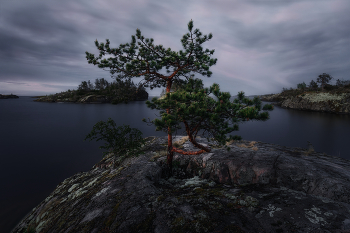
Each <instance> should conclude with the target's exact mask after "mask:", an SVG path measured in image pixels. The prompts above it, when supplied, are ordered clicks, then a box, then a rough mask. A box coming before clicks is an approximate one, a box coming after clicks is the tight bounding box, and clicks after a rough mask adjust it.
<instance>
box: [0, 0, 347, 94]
mask: <svg viewBox="0 0 350 233" xmlns="http://www.w3.org/2000/svg"><path fill="white" fill-rule="evenodd" d="M184 6H186V7H184ZM349 12H350V1H348V0H332V1H328V0H327V1H322V0H321V1H314V0H303V1H301V0H293V1H289V0H286V1H277V0H276V1H275V0H266V1H264V0H262V1H257V0H256V1H253V0H236V1H234V0H220V1H208V0H201V1H199V0H194V1H183V0H179V1H171V2H169V1H166V2H165V1H155V0H152V1H144V0H136V1H111V0H108V1H104V0H99V1H89V0H84V1H83V0H77V1H67V0H62V1H59V2H43V1H38V0H31V1H8V0H5V1H1V2H0V42H1V43H0V51H1V53H0V59H1V62H0V94H5V95H6V94H11V93H12V94H16V95H19V96H35V95H49V94H55V93H59V92H62V91H67V90H68V89H71V90H72V89H76V88H77V87H78V85H79V84H80V83H81V82H82V81H87V80H91V82H94V81H95V79H96V78H105V79H106V80H107V81H109V82H112V81H114V80H115V79H113V78H111V74H110V73H109V71H107V70H109V69H105V70H103V69H100V68H98V66H97V65H96V66H94V65H93V64H88V62H87V60H86V58H85V56H86V55H85V51H88V52H89V53H93V54H95V56H98V54H99V52H98V50H97V48H96V46H95V43H94V41H95V40H96V39H97V40H98V42H99V43H102V42H103V43H105V42H106V39H109V40H110V48H119V45H120V44H126V43H129V44H130V42H131V35H136V29H137V28H139V29H140V30H141V34H142V36H144V37H145V38H153V39H154V42H153V44H154V45H160V44H162V45H163V47H164V48H165V49H168V48H171V50H172V51H176V52H179V50H183V51H184V48H183V47H182V43H181V39H182V37H183V35H184V34H186V33H189V31H188V27H187V24H188V23H189V21H190V20H191V19H192V20H193V29H192V33H193V32H194V30H195V29H196V28H198V29H199V30H200V32H201V33H202V36H201V37H203V36H204V35H209V33H212V34H213V37H212V39H210V40H209V41H206V42H204V43H203V44H202V45H201V46H202V47H203V50H205V49H209V50H213V49H215V52H214V54H213V55H211V56H210V58H211V59H215V58H217V62H216V65H213V66H211V67H210V68H209V70H210V71H211V72H213V74H212V75H211V77H207V76H203V75H201V74H200V73H197V72H191V74H194V75H195V76H194V77H195V78H200V79H202V80H203V83H204V86H205V87H209V86H211V85H212V84H213V83H218V84H219V85H220V91H223V92H230V94H231V96H236V95H237V93H238V92H239V91H244V92H245V94H246V95H247V96H249V95H262V94H270V93H279V92H281V91H282V88H283V87H285V88H290V87H292V88H296V86H297V84H298V83H302V82H305V83H306V84H307V85H308V84H309V83H310V81H311V80H314V81H316V79H317V77H318V75H320V74H322V73H328V74H330V75H331V76H333V77H334V79H333V80H331V82H330V83H331V84H335V82H336V80H337V79H340V80H350V75H349V74H350V46H349V45H350V30H349V28H348V25H350V14H349ZM193 37H195V35H194V36H193ZM137 42H141V40H139V39H137V37H136V43H137ZM137 51H138V50H136V54H137ZM107 57H108V56H107ZM170 70H173V67H170ZM159 73H161V74H163V75H169V74H167V73H166V69H165V67H164V68H163V69H162V70H161V71H159ZM170 74H171V73H170ZM115 76H116V75H115ZM183 79H184V77H183ZM142 80H143V76H142V77H138V78H136V77H135V78H133V79H132V81H133V82H134V83H135V84H138V83H139V82H140V81H142ZM163 89H164V88H155V89H153V90H150V88H147V89H146V90H147V92H148V93H149V95H150V96H158V95H160V93H161V91H162V90H163Z"/></svg>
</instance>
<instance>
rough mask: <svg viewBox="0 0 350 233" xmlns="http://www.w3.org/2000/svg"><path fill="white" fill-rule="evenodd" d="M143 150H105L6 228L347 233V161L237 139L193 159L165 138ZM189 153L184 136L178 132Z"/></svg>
mask: <svg viewBox="0 0 350 233" xmlns="http://www.w3.org/2000/svg"><path fill="white" fill-rule="evenodd" d="M147 141H148V142H147V145H146V146H145V147H144V149H145V152H146V154H144V155H140V156H139V157H135V158H134V157H131V158H126V159H124V160H122V161H118V160H117V159H116V158H115V157H114V156H113V154H109V155H108V156H106V157H105V158H104V159H102V160H101V161H100V162H99V163H97V164H96V165H94V166H93V168H92V169H91V170H90V171H88V172H81V173H78V174H76V175H74V176H72V177H70V178H67V179H66V180H64V181H63V182H62V183H60V184H59V185H58V186H57V188H56V189H55V190H54V191H53V192H52V193H51V195H50V196H49V197H47V198H46V199H45V200H44V201H43V202H42V203H40V204H39V205H38V206H37V207H36V208H34V209H33V210H32V211H31V212H30V213H29V214H28V215H27V216H26V217H25V218H24V219H23V220H22V221H21V222H20V223H19V224H18V225H17V226H16V227H15V228H14V229H13V231H12V232H24V230H25V229H35V230H36V232H41V233H45V232H65V233H69V232H92V233H96V232H157V233H164V232H339V233H340V232H349V231H350V182H349V181H350V161H349V160H345V159H342V158H338V157H333V156H328V155H326V154H321V153H318V152H315V151H313V150H312V149H309V150H306V149H301V148H288V147H284V146H278V145H274V144H268V143H263V142H254V141H252V142H248V141H239V142H238V141H233V142H231V143H230V144H229V146H230V148H231V151H229V152H228V151H226V150H225V149H223V148H218V147H216V146H215V145H212V144H211V143H210V142H208V141H207V140H206V139H204V138H197V141H198V142H199V143H202V144H205V145H208V146H210V147H211V148H212V151H211V152H210V153H204V154H201V155H197V156H185V155H180V154H177V153H176V154H175V155H174V167H175V169H174V177H171V178H167V175H166V169H165V162H166V157H165V153H164V152H165V150H166V145H167V137H148V138H147ZM174 141H177V142H178V144H179V147H180V148H182V149H183V150H193V146H192V144H191V143H190V142H189V141H188V140H187V138H186V137H181V136H178V137H175V140H174Z"/></svg>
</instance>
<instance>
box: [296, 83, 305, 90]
mask: <svg viewBox="0 0 350 233" xmlns="http://www.w3.org/2000/svg"><path fill="white" fill-rule="evenodd" d="M297 87H298V89H302V90H304V89H305V88H306V84H305V82H303V83H299V84H298V85H297Z"/></svg>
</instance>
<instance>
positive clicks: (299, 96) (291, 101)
mask: <svg viewBox="0 0 350 233" xmlns="http://www.w3.org/2000/svg"><path fill="white" fill-rule="evenodd" d="M330 79H332V77H331V76H330V75H328V74H325V73H323V74H322V75H319V78H318V79H317V82H319V83H320V86H318V84H317V83H316V82H315V81H313V80H311V82H310V84H309V85H308V86H306V84H305V83H304V82H303V83H299V84H298V85H297V89H293V88H290V89H286V88H283V90H282V92H281V93H278V94H268V95H261V96H259V97H260V99H261V100H262V101H269V102H276V103H274V105H277V106H280V107H282V108H291V109H298V110H309V111H319V112H328V113H337V114H350V80H345V81H344V80H343V81H342V80H339V79H338V80H337V82H336V85H330V84H328V82H329V80H330Z"/></svg>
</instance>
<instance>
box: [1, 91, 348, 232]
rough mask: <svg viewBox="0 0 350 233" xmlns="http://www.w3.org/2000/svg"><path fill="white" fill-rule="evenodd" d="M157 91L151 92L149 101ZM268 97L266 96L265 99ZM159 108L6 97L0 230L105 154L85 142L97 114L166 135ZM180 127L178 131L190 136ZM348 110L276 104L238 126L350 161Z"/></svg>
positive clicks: (250, 136) (258, 137)
mask: <svg viewBox="0 0 350 233" xmlns="http://www.w3.org/2000/svg"><path fill="white" fill-rule="evenodd" d="M151 98H152V97H150V98H149V99H150V100H151ZM263 104H266V102H263ZM155 114H157V115H158V116H159V111H158V110H152V109H149V108H147V106H146V104H145V101H137V102H131V103H128V104H118V105H112V104H74V103H40V102H33V98H30V97H23V96H20V98H19V99H4V100H0V157H1V161H2V163H1V164H2V168H1V170H0V176H1V177H2V182H1V183H0V190H1V192H0V207H1V208H0V232H10V230H11V229H12V228H13V227H14V226H15V225H16V224H17V223H18V222H19V221H20V220H21V219H22V218H23V217H24V216H25V215H26V214H27V213H28V212H29V211H30V210H31V209H33V208H34V207H35V206H37V205H38V204H39V203H40V202H41V201H43V200H44V199H45V198H46V197H47V196H48V195H49V194H50V193H51V192H52V191H53V190H54V189H55V188H56V186H57V185H58V184H59V183H60V182H62V181H63V180H64V179H66V178H68V177H70V176H72V175H74V174H75V173H77V172H80V171H88V170H90V169H91V168H92V166H93V165H94V164H95V163H97V162H99V161H100V160H101V159H102V155H103V154H102V152H103V150H100V149H99V148H98V147H99V146H101V145H103V144H104V142H103V141H99V142H96V141H91V142H90V141H84V140H83V139H84V138H85V136H86V135H87V134H88V133H89V132H90V131H91V130H92V127H93V126H94V124H96V123H97V122H98V121H101V120H103V121H106V120H107V119H108V118H109V117H110V118H112V119H113V120H114V121H115V122H116V123H117V125H118V126H119V125H122V124H127V125H130V127H132V128H137V129H139V130H141V131H142V132H143V136H144V137H147V136H166V133H165V132H157V131H155V126H154V125H151V126H148V125H147V124H146V123H144V122H142V121H141V119H142V118H146V119H147V118H150V119H151V120H153V119H154V118H157V116H156V115H155ZM181 132H182V131H178V135H185V134H184V133H181ZM349 132H350V116H349V115H335V114H328V113H319V112H308V111H298V110H287V109H282V108H279V107H275V109H274V110H273V111H270V119H269V120H268V121H266V122H259V121H249V122H246V123H242V124H240V125H239V131H236V132H234V133H233V135H240V136H242V138H243V139H244V140H254V141H262V142H268V143H274V144H279V145H283V146H288V147H301V148H307V141H310V142H311V143H312V144H313V146H314V148H315V150H316V151H317V152H325V153H327V154H329V155H334V156H338V157H342V158H346V159H349V160H350V149H349V142H350V133H349Z"/></svg>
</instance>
